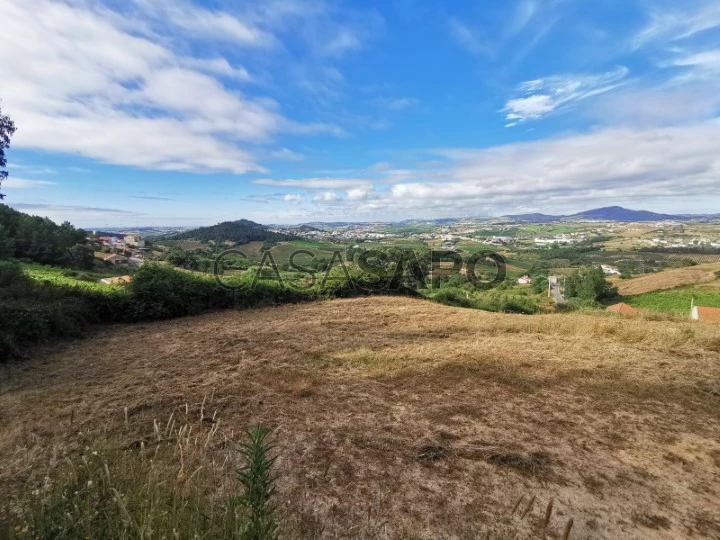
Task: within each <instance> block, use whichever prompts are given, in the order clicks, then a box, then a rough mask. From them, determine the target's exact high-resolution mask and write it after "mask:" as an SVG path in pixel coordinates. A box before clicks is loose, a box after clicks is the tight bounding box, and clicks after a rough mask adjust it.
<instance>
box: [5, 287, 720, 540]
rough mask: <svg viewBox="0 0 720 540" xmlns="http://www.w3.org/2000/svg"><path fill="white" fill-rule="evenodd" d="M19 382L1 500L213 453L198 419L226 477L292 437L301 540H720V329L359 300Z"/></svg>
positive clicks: (148, 328) (169, 341)
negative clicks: (105, 460)
mask: <svg viewBox="0 0 720 540" xmlns="http://www.w3.org/2000/svg"><path fill="white" fill-rule="evenodd" d="M9 375H11V376H8V372H4V373H3V374H2V376H1V378H0V415H1V420H2V423H3V430H2V435H0V486H1V487H0V499H2V495H3V494H5V493H14V494H16V495H18V494H19V495H20V496H25V495H26V494H27V493H28V492H29V490H30V489H31V488H32V486H34V485H38V484H39V483H42V481H43V477H44V476H45V474H47V473H48V468H47V466H48V465H50V471H51V473H52V474H55V472H54V469H57V468H58V467H59V465H58V463H63V458H64V456H66V455H70V454H74V453H75V452H76V451H77V450H78V448H82V447H83V445H85V444H87V441H88V439H89V438H92V437H94V436H100V434H101V433H102V434H104V436H105V437H114V439H113V440H114V441H115V442H114V444H116V445H117V446H118V448H120V447H123V446H125V445H127V444H128V443H130V442H133V441H137V440H139V439H146V440H152V433H153V420H154V419H160V420H161V421H165V420H167V418H168V417H170V415H171V414H173V413H174V414H175V417H176V418H178V421H179V422H187V423H190V424H192V425H194V430H197V431H196V432H197V433H198V434H199V435H200V440H201V443H200V444H203V443H202V441H203V440H204V437H205V434H206V432H207V431H208V430H209V429H210V428H209V427H208V426H204V425H203V424H202V423H200V422H198V419H199V414H200V411H201V409H204V410H205V411H206V413H205V414H206V415H207V416H210V415H212V413H213V412H215V411H216V412H217V418H220V420H221V428H220V431H219V432H218V433H217V434H216V435H215V436H214V438H213V439H212V441H210V442H209V445H210V446H209V452H210V454H211V455H217V462H218V463H221V462H223V459H224V458H223V456H225V455H227V445H226V443H225V442H224V440H225V439H224V437H227V438H228V440H232V439H233V434H237V433H239V432H241V431H242V430H244V429H245V428H247V427H249V426H251V425H255V424H258V423H264V424H268V425H271V426H274V427H277V432H276V437H277V443H278V445H279V446H278V451H279V453H280V455H281V458H280V460H279V461H278V469H279V472H280V473H281V482H280V495H281V496H280V500H281V501H282V505H283V510H284V511H287V512H288V513H289V514H288V515H291V516H293V517H292V518H291V519H290V521H289V522H288V525H287V526H288V529H289V531H288V532H289V536H290V537H293V538H294V537H306V538H313V537H316V536H314V535H317V533H318V530H319V529H320V528H321V527H323V528H324V531H325V535H326V536H327V537H333V538H336V537H337V538H350V537H359V536H363V537H368V538H376V537H383V536H382V534H383V531H385V532H384V534H386V535H387V536H389V537H425V538H434V537H437V536H438V535H439V534H440V533H445V534H444V536H451V537H452V536H455V537H468V538H469V537H478V536H481V533H482V531H484V530H485V528H486V527H488V526H491V528H492V529H493V531H494V532H495V533H496V536H493V537H498V538H511V537H512V538H516V537H515V536H509V535H508V536H503V534H504V533H502V532H501V531H503V530H505V529H506V528H507V527H510V528H519V530H520V531H521V532H522V535H521V536H520V537H522V538H525V537H527V538H537V537H539V535H540V533H539V528H540V527H541V525H540V524H541V522H542V521H543V516H544V513H545V507H546V505H547V503H548V501H549V500H550V499H551V498H553V499H554V501H555V503H554V506H555V509H554V512H553V515H552V517H551V519H550V523H549V531H550V537H558V536H561V535H562V531H563V529H564V527H565V525H566V523H567V521H568V519H570V518H573V519H574V528H573V534H572V536H571V538H588V537H590V538H648V537H653V538H668V539H669V538H677V537H682V536H688V535H692V536H693V537H696V538H713V537H717V535H718V534H720V512H719V511H718V508H717V504H716V501H717V500H718V497H720V478H719V477H718V475H717V471H718V467H720V443H719V442H718V441H720V417H719V414H718V410H719V408H720V401H719V400H720V338H718V332H717V325H714V326H713V325H709V324H702V323H700V324H691V323H689V322H666V321H665V322H663V321H652V320H644V319H637V320H636V319H620V318H616V317H613V316H609V315H604V314H599V315H585V314H571V315H543V316H535V317H525V316H513V315H501V314H489V313H483V312H478V311H473V310H462V309H457V308H450V307H445V306H439V305H436V304H431V303H428V302H424V301H420V300H410V299H406V298H363V299H353V300H336V301H328V302H321V303H313V304H302V305H294V306H285V307H282V308H268V309H260V310H251V311H244V312H242V313H233V312H225V313H215V314H209V315H204V316H201V317H196V318H192V319H184V320H173V321H166V322H160V323H152V324H143V325H137V326H127V325H118V326H115V327H111V328H108V329H103V330H101V331H100V330H99V331H98V333H97V334H96V335H95V337H91V338H90V339H86V340H83V341H78V342H74V343H72V344H69V345H62V346H61V347H59V348H57V349H56V350H48V351H38V352H37V354H36V359H35V360H30V361H28V362H25V363H23V364H21V365H19V366H17V367H16V368H13V370H12V372H10V373H9ZM186 404H187V405H186ZM124 407H128V409H129V422H128V425H127V426H126V425H125V421H124V415H123V408H124ZM186 407H187V408H186ZM186 411H189V413H186ZM71 417H74V424H73V425H72V426H71V425H70V418H71ZM79 432H81V433H82V435H79V434H78V433H79ZM162 456H163V454H161V457H160V459H163V457H162ZM208 459H209V458H208ZM208 463H210V461H208ZM176 466H177V467H179V465H178V464H176ZM200 476H201V477H202V478H205V479H206V481H207V482H211V487H212V489H213V490H214V491H222V490H223V489H224V486H227V485H229V483H231V482H232V480H233V479H232V476H233V475H232V473H231V472H229V471H228V472H227V473H225V474H222V473H220V475H219V476H218V475H217V474H215V473H213V475H206V476H202V475H200ZM3 492H4V493H3ZM521 496H523V497H524V499H523V502H522V503H521V504H520V505H519V510H518V511H517V512H514V513H513V512H512V510H513V507H514V506H515V503H516V502H517V501H518V499H519V498H520V497H521ZM531 497H534V498H535V504H534V506H533V507H532V508H530V509H529V510H528V512H527V515H526V516H525V517H524V518H522V519H521V518H520V515H521V514H522V513H523V512H524V509H525V508H526V505H527V504H528V502H529V500H530V498H531ZM511 514H512V516H511ZM508 516H511V517H509V518H508ZM503 520H506V521H507V523H506V524H502V521H503ZM488 524H490V525H488Z"/></svg>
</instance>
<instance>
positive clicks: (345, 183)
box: [253, 178, 371, 190]
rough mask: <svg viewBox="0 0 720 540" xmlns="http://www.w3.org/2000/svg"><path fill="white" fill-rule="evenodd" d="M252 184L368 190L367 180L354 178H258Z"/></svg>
mask: <svg viewBox="0 0 720 540" xmlns="http://www.w3.org/2000/svg"><path fill="white" fill-rule="evenodd" d="M253 183H255V184H259V185H261V186H277V187H284V188H302V189H333V190H334V189H353V188H370V187H371V186H370V184H369V182H368V181H367V180H361V179H356V178H302V179H289V180H274V179H271V178H260V179H258V180H254V181H253Z"/></svg>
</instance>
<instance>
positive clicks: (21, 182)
mask: <svg viewBox="0 0 720 540" xmlns="http://www.w3.org/2000/svg"><path fill="white" fill-rule="evenodd" d="M53 185H55V182H48V181H46V180H28V179H26V178H15V177H14V176H10V177H9V178H7V179H5V180H3V182H2V188H3V189H6V188H11V189H28V188H39V187H43V186H53Z"/></svg>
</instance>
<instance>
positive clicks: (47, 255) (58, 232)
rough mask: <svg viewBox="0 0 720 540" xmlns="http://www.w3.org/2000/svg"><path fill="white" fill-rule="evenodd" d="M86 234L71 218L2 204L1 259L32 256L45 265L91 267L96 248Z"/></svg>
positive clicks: (0, 221)
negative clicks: (31, 212)
mask: <svg viewBox="0 0 720 540" xmlns="http://www.w3.org/2000/svg"><path fill="white" fill-rule="evenodd" d="M86 236H87V235H86V233H85V231H83V230H82V229H76V228H75V227H73V226H72V225H71V224H70V223H68V222H67V221H66V222H65V223H63V224H62V225H57V224H55V223H54V222H53V221H51V220H49V219H48V218H41V217H38V216H30V215H28V214H24V213H22V212H18V211H17V210H13V209H12V208H10V207H9V206H7V205H4V204H0V258H10V257H15V258H18V259H30V260H32V261H35V262H39V263H42V264H58V265H64V266H77V267H81V268H89V267H91V266H92V251H91V250H90V248H89V247H88V246H87V239H86Z"/></svg>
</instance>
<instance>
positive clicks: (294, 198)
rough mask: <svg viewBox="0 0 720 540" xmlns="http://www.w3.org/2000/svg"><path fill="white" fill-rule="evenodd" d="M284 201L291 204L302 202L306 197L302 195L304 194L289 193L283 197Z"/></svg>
mask: <svg viewBox="0 0 720 540" xmlns="http://www.w3.org/2000/svg"><path fill="white" fill-rule="evenodd" d="M283 201H285V202H288V203H290V204H302V203H303V202H304V201H305V199H304V198H303V197H302V195H292V194H290V193H288V194H287V195H285V196H284V197H283Z"/></svg>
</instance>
